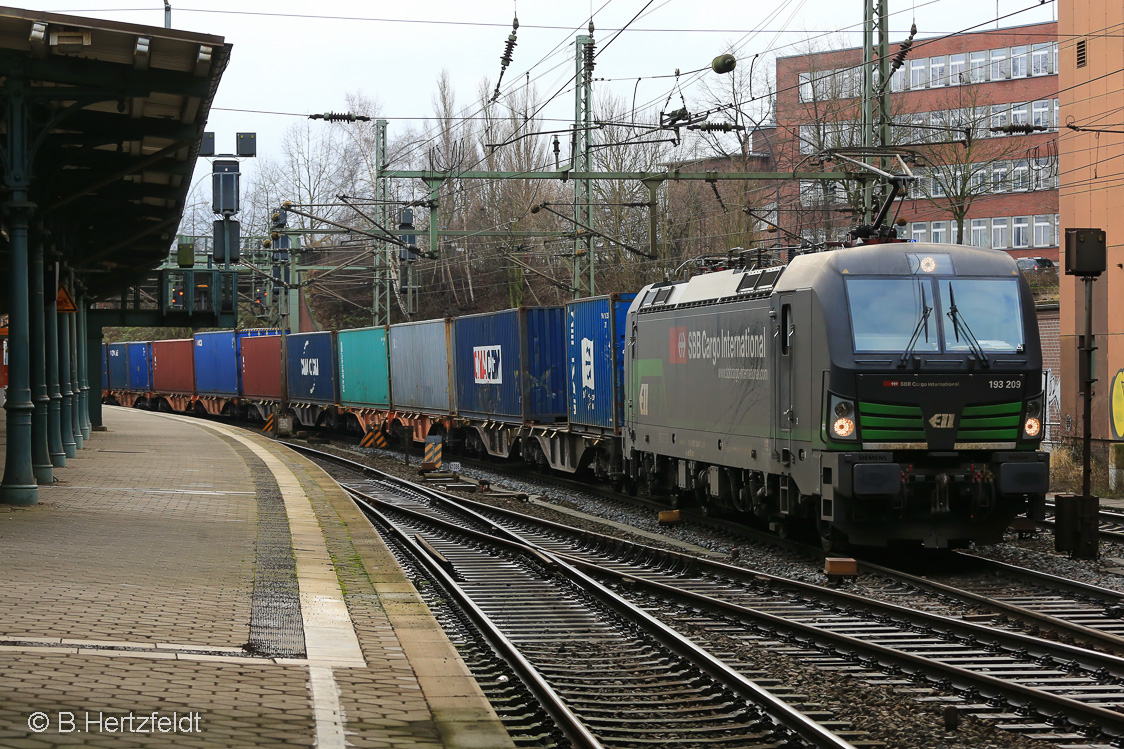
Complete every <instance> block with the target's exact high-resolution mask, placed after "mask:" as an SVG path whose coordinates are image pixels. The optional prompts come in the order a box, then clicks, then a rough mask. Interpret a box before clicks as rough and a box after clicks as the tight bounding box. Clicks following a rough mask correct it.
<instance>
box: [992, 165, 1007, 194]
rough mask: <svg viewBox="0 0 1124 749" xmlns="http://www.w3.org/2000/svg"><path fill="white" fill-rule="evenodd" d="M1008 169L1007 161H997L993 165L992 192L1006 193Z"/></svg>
mask: <svg viewBox="0 0 1124 749" xmlns="http://www.w3.org/2000/svg"><path fill="white" fill-rule="evenodd" d="M1007 173H1008V167H1007V162H1006V161H996V162H995V163H993V164H992V165H991V191H992V192H1006V190H1007Z"/></svg>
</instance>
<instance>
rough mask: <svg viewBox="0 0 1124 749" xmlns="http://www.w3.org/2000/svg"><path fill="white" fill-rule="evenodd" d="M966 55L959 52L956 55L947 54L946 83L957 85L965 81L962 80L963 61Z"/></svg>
mask: <svg viewBox="0 0 1124 749" xmlns="http://www.w3.org/2000/svg"><path fill="white" fill-rule="evenodd" d="M966 57H967V55H965V54H964V53H963V52H961V53H960V54H958V55H949V56H948V85H950V86H959V85H960V84H962V83H967V82H968V81H966V80H964V62H965V58H966Z"/></svg>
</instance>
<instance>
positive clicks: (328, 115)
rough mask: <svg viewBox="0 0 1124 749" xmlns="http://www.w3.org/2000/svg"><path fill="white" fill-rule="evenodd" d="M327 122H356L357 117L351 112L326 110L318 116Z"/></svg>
mask: <svg viewBox="0 0 1124 749" xmlns="http://www.w3.org/2000/svg"><path fill="white" fill-rule="evenodd" d="M317 119H322V120H324V121H325V122H355V121H356V120H357V119H359V118H357V117H356V116H355V115H353V114H352V113H351V112H325V113H324V114H322V115H320V116H319V117H317Z"/></svg>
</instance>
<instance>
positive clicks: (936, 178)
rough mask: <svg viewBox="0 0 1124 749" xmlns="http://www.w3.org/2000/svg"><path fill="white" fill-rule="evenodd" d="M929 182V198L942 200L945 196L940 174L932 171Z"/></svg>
mask: <svg viewBox="0 0 1124 749" xmlns="http://www.w3.org/2000/svg"><path fill="white" fill-rule="evenodd" d="M929 182H930V185H931V186H930V187H929V197H932V198H943V197H944V196H945V189H944V179H942V178H941V175H940V173H939V172H936V171H933V172H932V173H931V174H930V180H929ZM933 241H936V240H933Z"/></svg>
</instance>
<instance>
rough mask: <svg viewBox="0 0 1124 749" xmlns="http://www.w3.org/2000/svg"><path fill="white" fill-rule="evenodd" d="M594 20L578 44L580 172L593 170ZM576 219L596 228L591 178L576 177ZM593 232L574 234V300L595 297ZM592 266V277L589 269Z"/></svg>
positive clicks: (576, 163) (574, 161) (575, 163)
mask: <svg viewBox="0 0 1124 749" xmlns="http://www.w3.org/2000/svg"><path fill="white" fill-rule="evenodd" d="M594 50H595V47H594V45H593V20H592V19H590V22H589V36H586V35H584V34H583V35H581V36H579V37H578V38H577V40H576V42H575V44H574V52H575V55H574V57H575V72H574V81H575V84H576V85H575V89H574V137H573V139H572V141H571V147H572V150H571V159H570V168H571V169H573V170H574V171H576V172H590V171H592V166H593V164H592V161H593V143H592V140H591V138H592V125H593V111H592V110H593V56H594ZM574 219H575V221H576V222H577V224H578V226H588V227H590V228H593V184H592V182H591V181H590V180H589V179H588V178H582V179H575V180H574ZM593 261H594V258H593V234H591V233H590V232H588V231H582V230H581V229H578V233H577V235H576V236H575V237H574V281H573V287H574V299H581V298H582V297H585V296H593V294H594V293H595V291H594V281H593V277H594V262H593ZM586 267H588V268H589V272H588V279H587V278H586V273H585V269H586Z"/></svg>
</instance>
